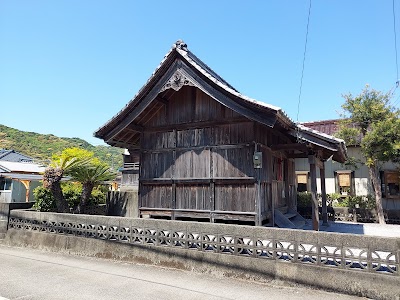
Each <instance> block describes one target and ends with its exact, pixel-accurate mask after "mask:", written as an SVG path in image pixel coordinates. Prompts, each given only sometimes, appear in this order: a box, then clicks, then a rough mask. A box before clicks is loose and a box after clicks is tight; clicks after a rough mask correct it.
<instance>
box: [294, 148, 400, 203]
mask: <svg viewBox="0 0 400 300" xmlns="http://www.w3.org/2000/svg"><path fill="white" fill-rule="evenodd" d="M347 153H348V156H349V157H354V158H356V159H357V160H359V161H361V162H362V163H360V164H358V166H357V167H358V168H356V169H355V168H354V167H351V166H346V165H344V164H341V163H338V162H335V161H332V160H329V161H326V162H325V177H326V181H325V185H326V193H327V194H332V193H336V186H335V177H334V172H335V171H342V170H352V171H354V183H355V193H356V195H357V196H366V195H372V194H373V193H374V192H373V189H372V184H371V181H370V179H369V173H368V168H367V166H366V165H365V164H364V161H365V160H364V159H363V155H362V153H361V149H360V148H359V147H349V148H347ZM295 165H296V171H308V172H309V171H310V165H309V163H308V159H307V158H297V159H295ZM380 169H381V170H397V166H396V165H395V164H394V163H392V162H387V163H384V164H382V166H381V168H380ZM317 191H318V193H321V179H320V174H319V169H318V168H317ZM382 204H383V207H384V209H400V199H383V201H382Z"/></svg>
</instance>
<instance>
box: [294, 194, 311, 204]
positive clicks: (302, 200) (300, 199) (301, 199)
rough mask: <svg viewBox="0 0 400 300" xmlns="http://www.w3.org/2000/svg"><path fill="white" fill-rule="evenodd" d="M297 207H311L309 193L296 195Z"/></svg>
mask: <svg viewBox="0 0 400 300" xmlns="http://www.w3.org/2000/svg"><path fill="white" fill-rule="evenodd" d="M297 206H298V207H309V206H311V193H307V192H299V193H297Z"/></svg>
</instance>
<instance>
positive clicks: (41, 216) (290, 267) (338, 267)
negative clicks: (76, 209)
mask: <svg viewBox="0 0 400 300" xmlns="http://www.w3.org/2000/svg"><path fill="white" fill-rule="evenodd" d="M9 227H10V229H9V231H8V233H7V237H6V239H5V243H7V244H9V245H13V246H22V247H26V246H28V247H33V248H38V249H42V250H49V251H57V252H65V253H71V254H76V255H87V256H95V257H103V258H112V259H118V260H126V261H132V262H138V263H147V264H155V265H160V266H166V267H173V268H179V269H184V270H190V271H195V272H201V273H206V274H213V275H217V276H232V277H239V278H248V279H253V280H259V281H270V280H275V279H279V280H285V281H290V282H293V283H300V284H305V285H310V286H314V287H317V288H322V289H326V290H332V291H338V292H341V293H348V294H353V295H359V296H365V297H369V298H374V299H400V297H399V296H400V276H399V252H400V250H399V248H400V247H399V246H400V239H398V238H382V237H371V236H368V237H366V236H361V235H351V234H337V233H327V232H310V231H301V230H287V229H277V228H265V227H250V226H237V225H222V224H211V223H196V222H180V221H165V220H151V219H150V220H149V219H128V218H120V217H104V216H88V215H69V214H54V213H38V212H32V211H15V210H14V211H11V212H10V224H9Z"/></svg>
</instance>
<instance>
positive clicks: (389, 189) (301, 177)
mask: <svg viewBox="0 0 400 300" xmlns="http://www.w3.org/2000/svg"><path fill="white" fill-rule="evenodd" d="M338 121H339V120H323V121H317V122H307V123H302V125H304V126H306V127H309V128H311V129H313V130H317V131H319V132H322V133H325V134H329V135H334V134H335V133H336V132H337V131H338V129H339V125H338ZM347 152H348V156H349V157H354V158H355V159H357V160H359V161H362V162H363V161H365V159H364V158H363V155H362V153H361V148H360V147H359V146H348V147H347ZM325 167H326V172H325V176H326V192H327V193H328V194H329V193H338V194H341V195H342V196H343V197H345V196H347V195H357V196H365V195H368V194H370V195H373V194H374V191H373V190H372V184H371V181H370V178H369V174H368V168H367V166H366V165H365V164H364V163H360V164H357V168H354V167H352V166H350V165H348V166H347V165H344V164H342V163H338V162H335V161H332V160H329V161H327V162H326V163H325ZM380 176H381V181H382V196H383V208H384V209H387V210H390V209H400V189H399V185H400V173H399V169H398V165H395V164H394V163H391V162H387V163H382V164H381V167H380ZM296 177H297V190H298V191H307V190H309V189H310V180H309V166H308V162H307V161H306V160H305V159H302V158H298V159H296ZM317 184H318V191H319V192H320V191H321V184H320V180H319V178H318V181H317Z"/></svg>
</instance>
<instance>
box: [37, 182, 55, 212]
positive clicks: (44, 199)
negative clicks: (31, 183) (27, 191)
mask: <svg viewBox="0 0 400 300" xmlns="http://www.w3.org/2000/svg"><path fill="white" fill-rule="evenodd" d="M33 195H34V197H35V204H34V205H33V208H34V209H36V210H40V211H57V209H56V201H55V199H54V198H53V195H52V193H51V191H50V190H49V189H46V188H44V187H43V186H38V187H37V188H35V189H34V190H33Z"/></svg>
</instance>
